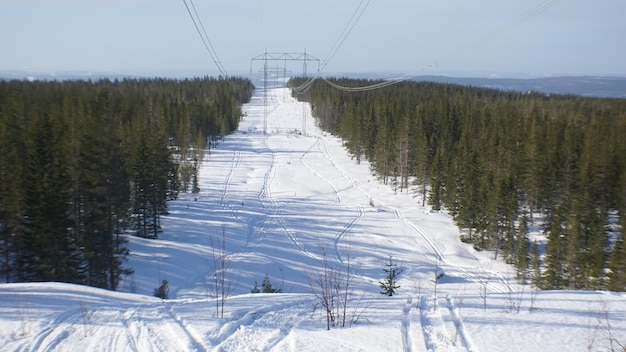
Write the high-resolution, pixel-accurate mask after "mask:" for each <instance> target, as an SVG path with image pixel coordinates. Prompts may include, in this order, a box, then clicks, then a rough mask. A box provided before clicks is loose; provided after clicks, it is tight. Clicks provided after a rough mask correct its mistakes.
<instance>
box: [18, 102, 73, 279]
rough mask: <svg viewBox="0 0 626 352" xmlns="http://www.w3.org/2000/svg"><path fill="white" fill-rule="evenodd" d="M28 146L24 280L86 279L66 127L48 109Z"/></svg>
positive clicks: (23, 258)
mask: <svg viewBox="0 0 626 352" xmlns="http://www.w3.org/2000/svg"><path fill="white" fill-rule="evenodd" d="M33 128H34V130H33V135H32V140H33V145H32V146H31V147H30V148H29V149H30V153H29V155H28V163H27V173H26V176H27V177H26V181H25V187H26V193H25V195H26V197H25V212H24V253H23V256H22V258H20V259H21V260H23V263H24V277H23V278H24V279H25V280H26V281H61V282H71V283H82V281H83V276H84V275H83V262H82V260H83V259H82V257H81V252H80V247H79V243H78V242H77V239H76V238H75V237H74V236H72V234H71V231H70V229H71V228H72V226H74V225H75V224H73V223H72V221H71V219H70V218H69V214H70V213H71V211H70V205H69V203H68V199H69V194H70V189H69V185H68V182H67V179H68V177H67V170H66V161H65V154H64V152H63V145H62V143H63V141H64V140H65V138H64V135H63V133H64V131H65V130H66V129H65V128H64V127H63V126H60V124H59V121H58V120H57V119H55V118H54V117H53V116H51V115H49V114H46V115H44V116H42V117H40V118H39V119H38V120H37V121H36V123H35V125H34V127H33Z"/></svg>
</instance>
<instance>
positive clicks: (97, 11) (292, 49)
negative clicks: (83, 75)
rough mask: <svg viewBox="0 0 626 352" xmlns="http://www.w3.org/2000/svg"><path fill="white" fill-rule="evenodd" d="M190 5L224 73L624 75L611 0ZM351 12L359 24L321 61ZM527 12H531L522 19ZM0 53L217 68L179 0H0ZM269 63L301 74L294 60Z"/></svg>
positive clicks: (143, 68) (622, 27)
mask: <svg viewBox="0 0 626 352" xmlns="http://www.w3.org/2000/svg"><path fill="white" fill-rule="evenodd" d="M186 3H187V5H188V6H189V7H191V0H186ZM193 4H194V5H195V8H196V10H197V13H198V15H199V18H200V21H201V23H202V25H203V26H204V29H205V31H206V33H207V34H208V37H209V40H210V41H211V44H212V46H213V48H214V49H215V53H216V54H217V58H218V59H219V61H220V62H221V64H222V66H223V67H224V70H225V71H226V73H227V74H229V75H237V74H246V75H247V74H248V73H249V72H250V71H252V72H258V71H260V70H261V69H262V62H260V61H252V60H251V59H252V58H253V57H256V56H258V55H261V54H263V53H264V52H268V53H303V52H304V51H306V53H307V54H309V55H312V56H314V57H317V58H319V59H320V62H322V66H323V68H324V70H323V71H324V72H325V73H342V72H343V73H348V72H369V73H395V74H451V75H465V76H469V75H477V76H486V75H491V74H494V75H502V76H507V75H508V76H516V75H626V44H625V43H626V41H625V39H624V38H626V21H624V18H623V15H624V14H625V13H626V1H623V0H599V1H593V2H591V1H588V0H563V1H558V0H552V1H549V0H548V1H546V0H507V1H501V0H473V1H466V0H371V1H366V0H195V1H194V2H193ZM360 4H362V5H363V6H365V4H367V7H365V11H364V12H363V14H362V16H361V17H360V18H359V20H358V21H357V22H356V24H355V25H354V27H353V29H352V31H351V32H350V33H349V35H348V36H347V37H346V38H345V41H343V42H342V44H341V46H339V48H338V50H337V51H336V53H335V55H329V54H331V49H332V48H333V46H334V44H335V43H336V42H337V41H338V39H339V38H340V37H341V34H342V32H343V30H344V28H346V26H347V25H348V23H350V20H351V18H352V16H353V14H354V13H355V11H356V10H357V8H359V5H360ZM533 9H543V10H542V11H537V13H534V14H533V15H532V16H526V15H528V14H530V13H532V11H533ZM192 11H193V9H192ZM0 52H1V55H0V70H5V71H6V70H21V71H97V72H108V71H111V72H121V73H126V74H155V75H160V74H164V73H166V72H181V73H184V72H194V73H201V74H215V73H217V72H218V71H217V66H216V64H215V62H214V60H213V59H212V58H211V56H210V54H209V52H208V50H207V49H206V48H205V46H204V45H203V43H202V40H201V39H200V36H199V34H198V32H197V30H196V28H195V27H194V23H193V22H192V20H191V17H190V15H189V13H188V11H187V8H186V7H185V1H183V0H0ZM269 65H271V66H275V67H280V68H287V69H288V70H290V71H292V72H294V73H295V74H302V71H303V67H302V64H301V63H300V62H288V63H285V62H270V63H269ZM286 66H287V67H286ZM316 69H317V67H316V65H311V64H309V66H308V70H309V71H311V70H313V71H314V70H316Z"/></svg>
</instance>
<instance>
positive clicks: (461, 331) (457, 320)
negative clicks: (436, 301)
mask: <svg viewBox="0 0 626 352" xmlns="http://www.w3.org/2000/svg"><path fill="white" fill-rule="evenodd" d="M446 301H447V302H448V310H449V311H450V316H451V317H452V321H453V323H454V326H455V328H456V331H457V333H458V335H459V338H460V340H461V342H462V343H463V346H464V347H465V349H466V350H467V351H468V352H478V350H477V349H476V348H475V347H474V343H473V342H472V340H471V339H470V336H469V335H468V333H467V331H466V330H465V325H463V320H462V319H461V313H460V311H459V309H458V308H457V307H456V306H455V304H454V298H453V297H451V296H447V297H446Z"/></svg>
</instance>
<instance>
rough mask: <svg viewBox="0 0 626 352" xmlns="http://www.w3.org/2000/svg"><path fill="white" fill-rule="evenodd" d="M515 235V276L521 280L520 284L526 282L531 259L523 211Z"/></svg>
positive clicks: (525, 215) (526, 220)
mask: <svg viewBox="0 0 626 352" xmlns="http://www.w3.org/2000/svg"><path fill="white" fill-rule="evenodd" d="M517 236H518V242H517V253H516V255H515V268H516V269H517V273H516V277H517V278H518V279H521V280H522V284H526V279H527V275H526V273H527V270H528V266H529V264H530V259H531V258H530V257H529V256H528V253H529V250H530V242H529V241H528V216H527V214H526V213H524V214H523V215H522V218H521V219H520V225H519V231H518V234H517Z"/></svg>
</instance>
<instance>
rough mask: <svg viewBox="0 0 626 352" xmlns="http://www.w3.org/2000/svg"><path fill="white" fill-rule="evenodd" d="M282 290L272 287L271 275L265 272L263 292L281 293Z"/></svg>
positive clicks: (262, 285) (262, 284)
mask: <svg viewBox="0 0 626 352" xmlns="http://www.w3.org/2000/svg"><path fill="white" fill-rule="evenodd" d="M281 291H282V290H281V289H279V288H274V287H272V282H271V281H270V277H269V275H267V274H265V277H263V282H262V283H261V292H263V293H280V292H281Z"/></svg>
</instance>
